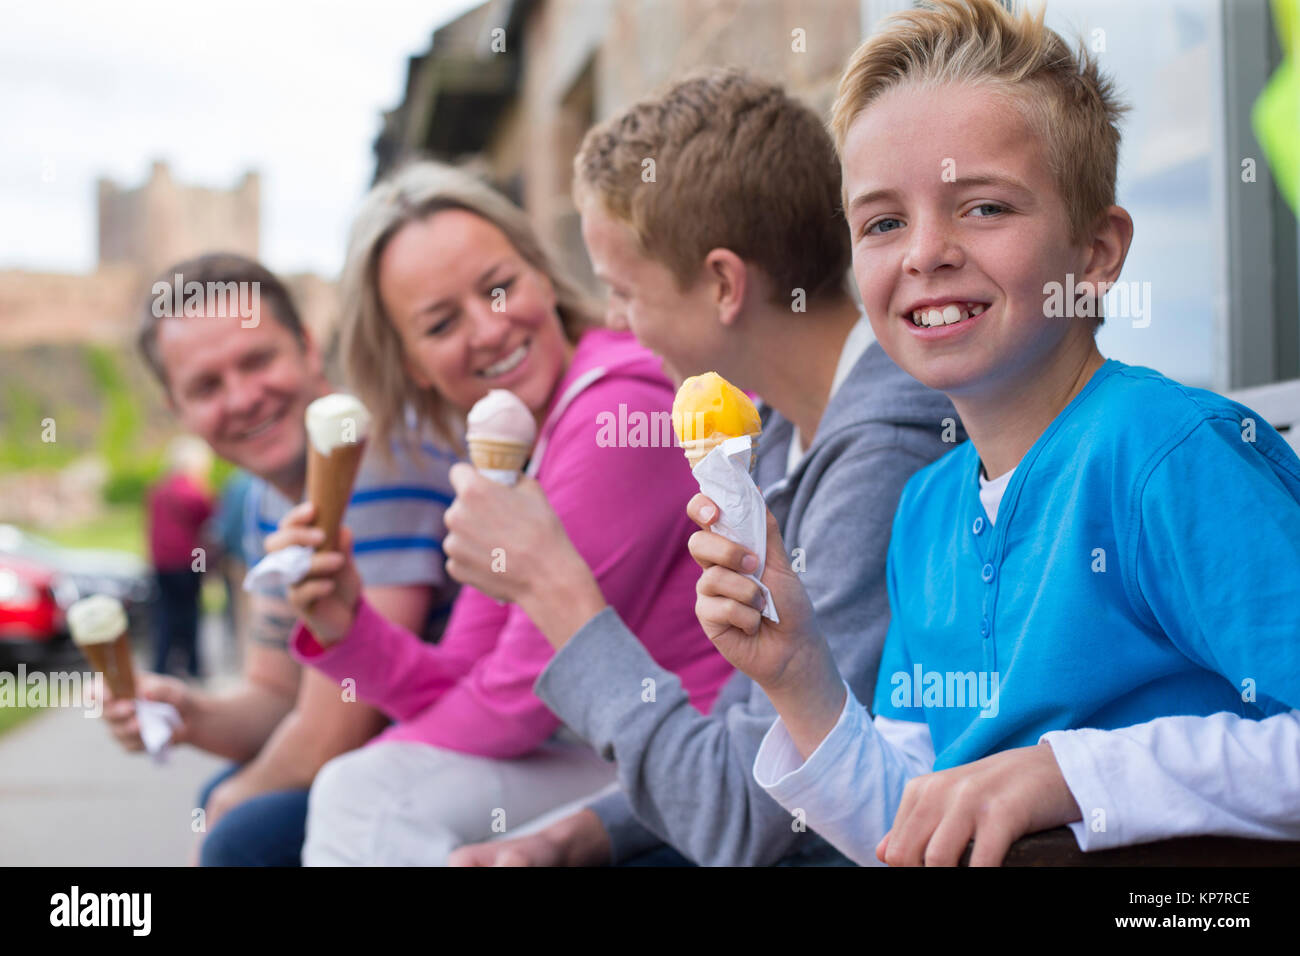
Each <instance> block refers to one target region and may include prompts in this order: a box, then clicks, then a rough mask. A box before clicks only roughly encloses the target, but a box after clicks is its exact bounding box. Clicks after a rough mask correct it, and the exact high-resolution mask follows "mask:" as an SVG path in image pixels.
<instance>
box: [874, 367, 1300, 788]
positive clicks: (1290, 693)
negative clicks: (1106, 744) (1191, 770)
mask: <svg viewBox="0 0 1300 956" xmlns="http://www.w3.org/2000/svg"><path fill="white" fill-rule="evenodd" d="M1138 409H1140V410H1141V414H1136V413H1135V410H1138ZM1247 419H1253V420H1254V421H1255V423H1256V424H1255V428H1254V433H1253V434H1252V435H1251V437H1253V438H1254V439H1255V440H1254V441H1246V440H1244V439H1243V433H1244V426H1243V422H1244V421H1245V420H1247ZM1004 477H1007V479H1008V481H1007V485H1006V489H1005V493H1004V496H1003V497H1002V499H1001V502H1000V507H998V508H996V509H995V510H996V511H998V515H997V517H998V520H997V521H996V523H993V522H988V524H987V526H984V527H982V528H981V527H980V522H979V519H980V518H981V517H986V518H992V517H993V515H987V516H986V515H985V514H984V511H985V509H984V506H983V504H982V502H981V491H982V489H981V483H980V465H979V459H978V455H977V453H976V450H975V448H974V446H973V445H971V444H969V443H967V444H965V445H963V446H961V447H959V448H957V449H955V450H954V451H953V452H952V453H951V454H949V455H947V456H945V457H944V458H941V459H940V460H939V461H938V462H936V463H935V464H933V465H931V466H929V467H928V468H926V469H924V470H923V471H921V472H919V473H918V474H917V475H916V476H915V477H914V478H913V479H912V481H911V482H910V483H909V484H908V486H907V488H906V489H905V490H904V492H903V496H902V499H901V501H900V503H899V508H898V512H897V515H896V517H895V522H894V529H893V536H892V538H891V547H890V554H889V571H888V580H889V588H890V605H891V609H892V613H893V619H892V623H891V626H890V631H889V635H888V637H887V639H886V641H885V650H884V655H883V658H882V661H881V667H880V677H879V680H878V681H877V685H876V696H875V705H874V711H875V713H876V714H877V715H883V716H886V717H890V718H893V719H898V720H925V721H926V722H927V723H928V724H929V726H930V730H931V733H932V737H933V742H934V748H935V751H936V760H935V769H936V770H942V769H945V768H947V767H953V766H957V765H959V764H963V763H968V762H970V761H972V760H977V759H979V758H980V757H984V756H987V755H988V754H991V753H995V752H997V751H1000V750H1004V749H1007V748H1009V747H1019V746H1028V745H1030V744H1034V743H1036V742H1037V741H1038V739H1039V738H1040V736H1041V735H1043V734H1044V733H1047V732H1049V731H1053V730H1062V729H1067V728H1076V727H1092V728H1101V729H1109V728H1116V727H1125V726H1129V725H1133V724H1138V723H1142V722H1144V721H1148V720H1151V719H1153V718H1156V717H1160V716H1163V715H1169V714H1183V715H1208V714H1213V713H1216V712H1220V711H1226V712H1228V713H1231V714H1235V715H1237V716H1240V717H1248V718H1252V719H1258V718H1262V717H1265V716H1268V715H1272V714H1276V713H1281V712H1285V711H1287V710H1289V709H1290V708H1291V707H1295V706H1300V642H1297V641H1296V639H1295V635H1296V633H1297V616H1298V615H1297V611H1296V609H1297V608H1300V461H1297V459H1296V456H1295V453H1294V452H1293V451H1291V449H1290V448H1289V447H1288V446H1287V445H1286V443H1285V442H1284V441H1283V439H1282V438H1281V436H1279V435H1278V434H1277V433H1276V432H1275V431H1274V430H1273V429H1271V428H1269V427H1268V425H1267V424H1265V423H1264V422H1263V421H1262V420H1261V419H1259V417H1258V416H1257V415H1255V413H1253V412H1251V411H1250V409H1247V408H1244V407H1243V406H1240V405H1237V404H1235V403H1233V402H1230V401H1229V400H1227V399H1225V398H1223V397H1221V396H1218V395H1215V394H1213V393H1211V392H1206V391H1202V390H1200V389H1189V388H1185V387H1183V386H1181V385H1179V384H1178V383H1176V382H1172V381H1170V380H1169V379H1166V378H1165V377H1164V376H1162V375H1160V374H1159V373H1156V372H1153V371H1151V370H1149V369H1142V368H1135V367H1130V366H1127V365H1124V364H1122V363H1119V362H1115V361H1108V362H1106V363H1105V364H1104V365H1103V366H1102V367H1101V368H1100V369H1099V370H1098V371H1097V372H1096V373H1095V374H1094V375H1093V377H1092V379H1091V380H1090V381H1089V382H1088V384H1087V385H1086V386H1085V387H1084V389H1083V390H1082V391H1081V392H1080V394H1079V395H1078V396H1076V397H1075V399H1074V400H1073V401H1072V402H1071V403H1070V405H1069V406H1067V408H1066V409H1065V410H1064V411H1062V412H1061V414H1060V415H1058V416H1057V418H1056V419H1055V420H1054V421H1053V422H1052V424H1051V425H1050V426H1049V427H1048V428H1047V429H1046V431H1045V432H1044V433H1043V434H1042V435H1041V436H1040V437H1039V439H1038V441H1037V442H1035V443H1034V445H1033V447H1031V448H1030V450H1029V451H1028V452H1027V453H1026V455H1025V457H1024V459H1022V461H1021V462H1020V464H1019V465H1018V466H1017V467H1016V468H1015V470H1014V471H1013V472H1011V473H1010V474H1009V475H1008V476H1004ZM987 484H992V483H986V485H987ZM983 490H984V491H987V490H988V488H987V487H986V488H985V489H983ZM977 529H979V530H977ZM967 674H973V675H974V677H975V679H976V684H975V686H976V689H977V690H978V689H979V686H980V685H979V682H980V681H984V682H985V683H986V685H987V686H988V688H989V694H988V695H986V698H987V697H990V696H992V694H993V688H996V698H997V700H996V705H995V706H990V705H989V702H988V700H987V699H986V702H985V703H984V704H983V705H981V704H980V703H979V702H978V701H976V702H975V705H974V706H972V702H971V701H970V700H963V699H960V698H961V697H962V696H963V693H962V692H963V691H965V690H966V689H968V688H969V687H970V686H971V684H970V682H969V679H968V678H965V677H964V676H961V677H956V676H954V675H967ZM918 683H919V684H920V685H921V686H919V687H918V686H916V685H917V684H918ZM1247 688H1250V689H1252V690H1251V691H1250V692H1249V693H1243V690H1244V689H1247ZM1243 698H1245V699H1243ZM981 713H983V714H984V716H981Z"/></svg>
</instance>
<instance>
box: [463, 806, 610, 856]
mask: <svg viewBox="0 0 1300 956" xmlns="http://www.w3.org/2000/svg"><path fill="white" fill-rule="evenodd" d="M612 855H613V848H612V847H611V846H610V842H609V834H608V833H606V832H605V825H604V824H603V823H601V822H600V817H598V816H596V814H595V812H594V811H592V810H579V811H578V812H577V813H575V814H573V815H572V816H568V817H565V818H564V819H562V820H556V821H555V822H554V823H552V824H551V825H550V826H548V827H547V828H546V829H544V830H538V831H537V832H536V833H530V834H528V835H527V836H521V837H514V838H512V839H509V840H496V841H493V842H491V843H473V844H469V845H468V846H463V847H461V848H460V849H458V850H455V851H454V852H453V853H452V854H451V855H450V856H449V857H448V858H447V865H448V866H604V865H606V864H607V863H609V861H610V858H611V856H612Z"/></svg>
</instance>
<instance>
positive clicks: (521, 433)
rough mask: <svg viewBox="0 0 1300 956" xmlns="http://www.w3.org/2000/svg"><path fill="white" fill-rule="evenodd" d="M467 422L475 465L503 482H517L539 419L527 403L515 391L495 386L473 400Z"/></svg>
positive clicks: (531, 445) (534, 436)
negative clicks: (475, 400)
mask: <svg viewBox="0 0 1300 956" xmlns="http://www.w3.org/2000/svg"><path fill="white" fill-rule="evenodd" d="M465 425H466V428H465V441H466V442H467V443H468V444H469V457H470V460H471V461H473V462H474V467H475V468H477V469H478V470H479V471H481V472H483V473H484V474H485V475H487V476H488V477H489V478H491V479H492V480H494V481H499V482H501V483H502V484H506V485H513V484H514V483H515V482H516V481H518V479H519V472H520V471H522V470H523V467H524V462H526V461H527V460H528V455H529V452H531V451H532V449H533V442H534V441H535V440H536V438H537V421H536V419H534V418H533V413H532V412H531V411H529V409H528V406H527V405H525V404H524V403H523V402H522V401H520V400H519V397H518V396H517V395H515V393H514V392H510V391H507V390H505V389H504V388H494V389H492V391H490V392H488V393H487V394H486V395H485V396H483V397H482V398H480V399H479V400H478V401H477V402H475V403H474V407H473V408H471V409H470V410H469V417H468V418H467V420H466V423H465Z"/></svg>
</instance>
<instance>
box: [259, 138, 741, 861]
mask: <svg viewBox="0 0 1300 956" xmlns="http://www.w3.org/2000/svg"><path fill="white" fill-rule="evenodd" d="M344 285H345V296H346V312H345V317H344V334H343V339H342V341H343V348H344V350H345V354H346V362H347V366H348V369H349V372H350V376H351V379H352V384H353V387H354V388H355V389H356V391H357V392H358V394H359V395H360V396H361V398H362V399H363V400H364V401H365V402H366V404H367V405H368V406H369V407H370V409H371V410H372V412H373V414H374V417H375V429H376V433H377V437H379V438H380V440H381V442H382V440H383V439H384V438H385V437H386V436H387V435H389V434H397V435H403V436H409V435H411V434H413V433H414V430H415V429H416V428H418V427H420V426H421V425H422V424H423V423H425V422H428V423H430V424H432V425H433V426H434V427H435V428H436V429H437V430H438V431H440V432H441V434H442V435H443V436H444V438H446V439H448V440H449V441H456V440H457V438H456V436H457V435H458V433H459V431H460V429H462V428H463V424H464V416H465V414H466V412H467V411H468V409H469V408H470V407H471V406H472V405H473V404H474V402H476V401H477V400H478V399H480V398H482V397H483V396H484V395H486V394H487V392H488V390H489V389H493V388H505V389H509V390H510V391H512V392H514V393H515V394H516V395H517V396H518V397H519V398H520V399H522V400H523V402H524V403H525V404H526V405H527V406H528V407H529V408H530V409H531V410H532V411H533V413H534V415H535V416H536V418H537V421H538V442H537V446H536V449H535V451H534V453H533V460H532V461H531V462H530V463H529V467H528V475H529V476H531V477H525V478H523V479H521V483H520V486H519V487H520V490H521V492H522V493H525V494H533V495H544V496H545V497H546V498H547V500H548V501H549V503H550V505H551V507H552V508H553V509H554V511H555V514H556V516H557V519H558V520H557V523H556V525H555V526H554V527H553V528H551V529H543V531H542V532H536V531H534V532H530V533H533V534H537V533H549V534H553V535H557V536H560V535H566V534H567V537H568V538H569V539H570V540H571V541H572V542H573V545H574V547H576V549H577V550H578V552H579V553H580V554H581V555H582V556H583V558H584V559H585V560H586V561H587V563H588V565H589V566H590V567H591V568H592V569H593V571H594V572H595V574H596V577H597V580H598V581H599V584H600V589H601V593H602V595H603V597H604V599H605V601H607V602H608V607H607V608H606V609H605V610H603V611H602V612H601V613H602V614H615V613H616V614H618V615H619V616H620V617H621V618H622V619H623V620H624V621H625V622H626V623H627V624H628V626H629V627H631V628H632V630H633V632H634V633H636V634H639V635H641V637H642V639H643V641H644V644H645V646H646V649H647V650H648V651H649V653H650V654H651V655H652V656H653V657H654V658H655V659H656V660H657V661H658V662H659V663H660V664H661V665H662V666H664V667H665V668H667V669H669V670H672V671H674V672H675V673H676V675H677V676H678V677H679V679H680V680H681V682H682V684H683V686H684V687H685V688H686V689H687V690H688V692H689V693H690V695H691V700H692V703H693V704H694V706H695V707H696V708H697V709H699V710H700V711H702V712H706V711H707V710H708V708H709V706H710V705H711V703H712V701H713V699H714V697H715V696H716V695H717V692H718V689H719V688H720V686H721V684H722V683H723V682H724V681H725V680H726V678H727V677H728V676H729V674H730V673H731V669H730V667H729V665H727V664H726V663H725V662H724V661H723V660H722V659H721V657H719V656H718V655H717V653H716V652H715V651H714V649H713V646H712V644H711V643H710V642H709V641H708V640H707V638H705V637H704V635H703V633H702V632H701V630H700V627H699V623H698V622H697V620H696V618H695V614H694V603H695V589H694V584H695V580H696V578H697V576H698V568H697V567H696V566H695V564H694V562H693V561H692V560H691V558H690V555H689V553H688V551H687V548H686V541H687V538H688V537H689V536H690V533H691V531H692V526H691V524H690V520H689V519H688V518H687V517H686V515H685V512H684V510H683V504H684V503H685V502H686V501H687V500H688V499H689V498H690V497H691V494H692V493H693V491H694V490H695V488H694V482H693V480H692V478H691V476H690V472H689V470H688V469H687V468H686V467H685V465H684V464H683V462H682V459H681V455H680V452H679V451H677V450H676V449H674V448H673V447H671V445H668V446H667V447H665V446H664V445H663V444H662V443H660V442H638V443H636V445H637V446H636V447H606V446H607V445H608V444H609V443H608V442H606V441H604V440H603V439H602V440H598V437H599V436H600V422H601V421H602V420H608V419H607V418H606V417H605V416H604V415H602V413H610V414H612V415H615V416H617V415H619V414H620V413H621V414H626V415H627V416H628V417H629V419H630V420H635V419H636V417H637V416H638V415H645V416H646V420H654V419H653V418H651V416H652V415H654V414H655V413H662V412H665V411H666V410H667V409H668V408H669V407H670V406H671V402H672V395H673V392H672V386H671V384H670V383H669V382H668V380H667V379H666V378H664V376H663V373H662V371H661V369H660V365H659V362H658V360H657V359H656V358H655V357H654V356H653V355H652V354H651V353H649V352H647V351H645V350H644V349H642V348H641V347H640V346H638V345H637V344H636V342H635V340H634V339H633V338H632V337H631V336H630V335H629V334H628V333H626V332H620V331H612V330H606V329H601V328H595V327H594V326H593V323H592V322H591V321H590V319H589V316H588V313H587V312H586V310H585V309H584V307H583V305H582V303H581V301H580V299H579V297H578V295H577V294H576V293H575V292H574V290H573V288H572V286H570V285H569V283H568V282H566V281H565V280H564V278H563V277H562V276H560V275H559V274H558V273H557V271H556V270H555V269H554V268H553V267H552V266H551V265H550V263H549V261H548V259H547V257H546V255H545V253H544V252H543V251H542V249H541V247H540V245H539V243H538V242H537V240H536V238H535V237H534V236H533V234H532V232H531V230H530V228H529V226H528V223H527V220H526V219H525V217H524V214H523V213H522V211H521V210H519V209H518V208H517V207H515V206H514V205H513V204H511V203H510V202H508V201H507V200H506V199H504V198H503V197H501V196H500V195H498V194H497V193H495V192H493V191H492V190H490V189H488V188H487V187H485V186H483V185H482V184H480V183H478V182H477V181H476V180H474V179H472V178H471V177H469V176H467V175H465V174H463V173H461V172H458V171H456V170H452V169H450V168H447V167H443V166H438V165H435V164H430V163H421V164H417V165H414V166H411V167H408V168H406V169H405V170H403V171H402V172H400V173H398V174H397V175H396V176H395V177H394V178H393V179H392V180H390V181H388V182H385V183H382V184H380V185H379V186H377V187H376V188H375V189H374V191H373V192H372V193H371V194H370V196H369V197H368V198H367V199H366V201H365V203H364V205H363V208H362V210H361V212H360V214H359V215H358V218H357V221H356V223H355V225H354V228H353V231H352V237H351V240H350V248H349V254H348V263H347V267H346V270H345V276H344ZM620 406H623V408H622V409H621V408H620ZM408 409H410V410H413V414H410V415H408V412H407V410H408ZM607 431H608V430H607ZM309 520H310V505H303V506H300V507H299V508H298V509H297V510H295V512H293V513H292V514H291V515H290V516H289V517H287V518H286V519H285V522H284V524H282V526H281V530H280V531H279V532H277V533H276V534H275V535H273V536H272V538H271V539H270V540H269V541H268V545H269V546H272V547H284V546H286V545H288V544H291V543H301V544H309V545H310V544H316V543H318V542H319V540H320V539H319V533H318V532H316V531H314V530H313V529H310V528H309V527H307V522H308V521H309ZM349 544H350V539H348V538H347V537H345V539H344V544H343V549H344V553H337V552H330V553H322V554H318V555H317V556H316V557H315V559H314V561H313V566H312V572H311V574H310V575H309V577H308V578H307V579H306V580H304V581H303V582H302V583H301V584H299V585H298V586H297V587H295V588H293V589H292V590H291V592H290V599H291V600H292V601H293V603H294V606H295V608H296V609H297V610H298V612H299V613H300V614H301V615H302V617H303V623H302V624H300V625H299V627H298V629H297V630H296V632H295V634H294V636H293V639H292V649H293V652H294V654H295V655H296V656H297V657H298V658H299V659H300V660H302V661H303V662H304V663H307V664H309V665H311V666H313V667H315V668H317V669H319V670H320V671H322V672H323V673H325V674H327V675H330V676H332V677H334V678H335V679H337V680H339V681H340V682H344V681H349V680H350V681H353V682H354V684H353V685H352V686H355V690H356V694H357V696H358V697H360V698H361V699H362V700H365V701H367V702H368V703H371V704H373V705H374V706H376V707H379V708H380V709H381V710H383V711H385V712H386V713H388V714H389V715H390V716H391V717H392V718H393V720H394V721H395V723H394V724H393V726H392V727H390V728H389V729H388V730H387V731H385V732H384V733H383V734H382V735H381V736H380V737H378V738H376V740H375V741H374V742H373V743H372V744H371V745H369V746H367V747H365V748H363V749H362V750H360V751H356V752H354V753H351V754H347V755H344V756H342V757H339V758H336V759H335V760H333V761H331V762H330V763H329V764H327V765H326V766H325V767H324V768H323V769H322V771H321V772H320V774H319V775H318V776H317V778H316V783H315V785H314V786H313V788H312V793H311V798H310V806H309V812H308V822H307V840H306V844H305V847H304V850H303V862H304V863H305V864H306V865H309V866H310V865H330V864H355V865H386V864H388V865H402V864H413V865H441V864H443V863H444V862H445V861H446V857H447V855H448V854H449V853H450V852H451V851H452V850H453V849H455V848H456V847H457V846H459V845H461V844H463V843H466V842H472V841H478V840H483V839H487V838H490V837H491V836H493V835H494V834H497V833H501V832H515V830H516V829H517V828H518V827H519V826H520V825H522V824H524V823H526V822H528V821H529V820H531V819H534V818H536V817H538V816H539V815H541V814H543V813H546V812H547V811H550V810H552V809H555V808H557V807H559V806H561V805H563V804H566V803H569V802H571V801H573V800H576V799H578V798H581V797H583V796H586V795H588V794H590V793H592V792H594V791H596V790H598V789H600V788H601V787H603V786H605V785H606V784H608V783H609V782H610V781H611V780H612V779H613V768H612V766H611V765H610V764H609V763H607V762H606V761H605V760H603V759H601V757H600V756H598V755H597V754H596V753H595V752H594V751H593V750H591V748H590V747H587V746H586V745H585V744H581V743H579V742H577V741H576V738H572V736H571V735H566V734H564V733H563V732H561V733H559V734H557V731H559V730H560V722H559V720H558V719H557V718H556V717H555V716H554V715H553V714H552V713H551V712H550V711H549V710H548V709H547V708H546V706H545V705H544V704H543V703H542V702H541V701H540V700H539V699H538V698H537V697H536V696H535V695H534V694H533V690H532V688H533V683H534V681H535V680H536V678H537V677H538V675H539V674H540V673H541V671H542V670H543V669H544V668H545V666H546V664H547V662H548V661H549V660H550V658H551V656H552V655H553V653H554V650H553V648H552V645H551V644H550V643H548V640H547V637H546V636H545V635H544V631H545V630H546V626H547V622H545V621H533V620H530V619H529V618H528V616H527V615H526V614H524V613H523V611H522V610H521V609H520V608H519V606H517V605H501V604H498V603H497V602H496V601H494V600H492V599H490V598H488V597H487V596H486V595H484V594H482V593H481V592H479V591H476V590H474V589H473V588H469V587H466V588H464V589H462V591H461V593H460V596H459V597H458V599H457V602H456V606H455V608H454V610H453V612H452V617H451V620H450V622H449V623H448V626H447V630H446V633H445V635H444V637H443V639H442V642H441V643H440V644H438V645H427V644H423V643H421V642H420V641H419V640H418V639H417V638H416V637H415V636H414V635H412V634H411V633H409V632H407V631H405V630H404V629H402V628H400V627H398V626H396V625H394V624H391V623H390V622H388V621H386V620H385V619H384V618H382V617H381V616H379V615H378V614H377V613H376V612H375V611H374V610H373V609H372V608H371V607H370V606H369V605H368V604H367V603H366V602H365V601H364V599H362V598H361V596H360V594H361V591H360V583H359V581H358V579H357V576H356V573H355V571H354V570H353V569H352V563H351V557H350V555H349V554H347V553H346V552H347V550H348V548H349ZM500 546H501V548H502V557H503V559H504V560H506V561H509V560H510V554H511V552H512V551H514V552H515V553H516V554H520V553H523V552H525V551H527V550H528V549H529V547H530V545H529V541H528V540H509V541H502V542H500ZM609 693H610V694H622V695H642V694H643V693H644V688H643V687H642V686H641V682H640V681H637V682H636V683H635V684H630V685H629V686H627V687H611V688H609ZM652 698H653V695H651V697H650V699H649V700H648V702H647V705H646V719H649V720H653V719H654V711H653V699H652Z"/></svg>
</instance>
